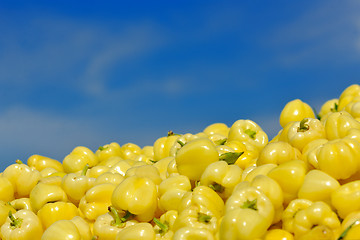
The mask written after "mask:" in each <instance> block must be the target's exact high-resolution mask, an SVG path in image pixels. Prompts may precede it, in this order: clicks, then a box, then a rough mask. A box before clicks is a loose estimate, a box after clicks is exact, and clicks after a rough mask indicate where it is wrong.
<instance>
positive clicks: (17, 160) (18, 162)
mask: <svg viewBox="0 0 360 240" xmlns="http://www.w3.org/2000/svg"><path fill="white" fill-rule="evenodd" d="M15 162H16V163H17V164H22V163H23V162H22V161H21V160H20V159H16V160H15Z"/></svg>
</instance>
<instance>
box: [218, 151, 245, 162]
mask: <svg viewBox="0 0 360 240" xmlns="http://www.w3.org/2000/svg"><path fill="white" fill-rule="evenodd" d="M243 153H244V152H227V153H223V154H221V155H220V156H219V160H220V161H225V162H227V164H229V165H232V164H234V163H235V162H236V161H237V160H238V158H239V157H240V156H241V155H242V154H243Z"/></svg>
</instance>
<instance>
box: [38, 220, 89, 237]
mask: <svg viewBox="0 0 360 240" xmlns="http://www.w3.org/2000/svg"><path fill="white" fill-rule="evenodd" d="M41 240H82V239H81V235H80V232H79V230H78V228H77V227H76V225H75V223H73V222H72V221H71V220H59V221H56V222H55V223H53V224H52V225H51V226H50V227H48V228H47V229H46V230H45V231H44V234H43V235H42V237H41Z"/></svg>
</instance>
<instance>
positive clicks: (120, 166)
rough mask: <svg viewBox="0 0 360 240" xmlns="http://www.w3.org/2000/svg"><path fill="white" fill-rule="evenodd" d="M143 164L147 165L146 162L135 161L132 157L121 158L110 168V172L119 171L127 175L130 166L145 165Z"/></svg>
mask: <svg viewBox="0 0 360 240" xmlns="http://www.w3.org/2000/svg"><path fill="white" fill-rule="evenodd" d="M143 165H146V163H144V162H139V161H134V160H131V159H126V160H120V161H118V162H117V163H115V164H114V165H113V166H112V167H111V168H110V170H109V172H112V173H119V174H121V175H122V176H125V174H126V171H127V170H128V169H129V168H131V167H133V166H143Z"/></svg>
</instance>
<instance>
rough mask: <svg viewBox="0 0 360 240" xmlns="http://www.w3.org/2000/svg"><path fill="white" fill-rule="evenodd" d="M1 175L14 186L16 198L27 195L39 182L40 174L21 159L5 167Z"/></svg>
mask: <svg viewBox="0 0 360 240" xmlns="http://www.w3.org/2000/svg"><path fill="white" fill-rule="evenodd" d="M2 177H6V178H7V179H8V180H9V181H10V182H11V184H12V185H13V187H14V193H15V197H16V198H21V197H28V196H29V194H30V192H31V190H32V189H33V188H34V186H35V185H36V184H37V183H38V182H39V180H40V178H41V175H40V172H39V171H38V170H36V169H33V168H30V167H29V166H27V165H26V164H23V163H22V162H21V161H17V163H15V164H11V165H10V166H8V167H7V168H5V170H4V172H3V173H2Z"/></svg>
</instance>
